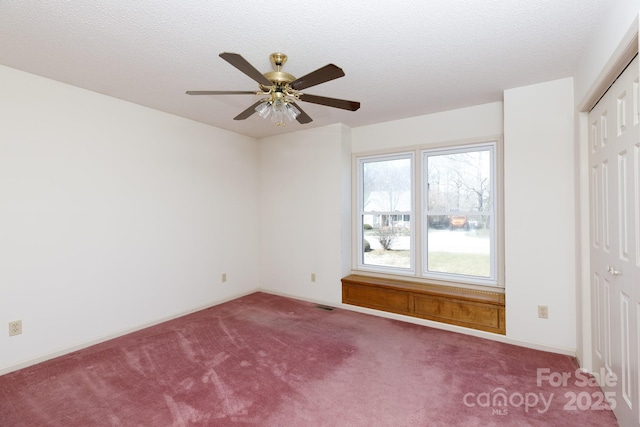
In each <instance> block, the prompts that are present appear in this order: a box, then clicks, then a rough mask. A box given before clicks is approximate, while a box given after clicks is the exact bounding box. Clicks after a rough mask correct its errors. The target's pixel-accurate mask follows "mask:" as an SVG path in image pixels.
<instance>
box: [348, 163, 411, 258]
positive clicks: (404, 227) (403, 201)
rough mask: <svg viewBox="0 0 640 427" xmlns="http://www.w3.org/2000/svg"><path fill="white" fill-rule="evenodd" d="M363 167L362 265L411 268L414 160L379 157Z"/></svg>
mask: <svg viewBox="0 0 640 427" xmlns="http://www.w3.org/2000/svg"><path fill="white" fill-rule="evenodd" d="M361 165H362V175H361V176H362V181H361V184H360V185H361V197H362V200H361V203H362V205H361V224H362V229H361V233H362V239H363V241H362V258H361V262H362V264H363V265H366V266H372V267H383V268H385V267H388V268H402V269H410V268H412V262H411V231H412V230H411V207H412V194H411V191H412V182H411V177H412V158H411V157H403V158H399V157H396V158H384V159H380V158H376V159H372V160H368V161H363V162H362V163H361Z"/></svg>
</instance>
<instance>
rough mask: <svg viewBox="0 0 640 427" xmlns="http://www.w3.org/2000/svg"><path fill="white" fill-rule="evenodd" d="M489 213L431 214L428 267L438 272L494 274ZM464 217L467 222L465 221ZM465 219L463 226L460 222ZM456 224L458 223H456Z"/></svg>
mask: <svg viewBox="0 0 640 427" xmlns="http://www.w3.org/2000/svg"><path fill="white" fill-rule="evenodd" d="M489 219H490V218H489V216H488V215H473V216H468V217H465V216H458V215H455V216H451V217H449V218H448V219H447V221H445V222H449V225H447V226H441V224H442V223H443V221H442V220H441V218H440V216H429V217H428V220H427V224H428V236H427V248H428V249H427V254H426V255H427V256H426V258H427V270H428V271H430V272H437V273H449V274H464V275H467V276H478V277H484V278H489V277H491V238H490V230H489V229H488V227H487V225H488V224H489ZM463 221H464V222H463ZM458 223H461V225H460V226H457V224H458ZM454 224H456V225H454Z"/></svg>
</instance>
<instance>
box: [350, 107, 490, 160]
mask: <svg viewBox="0 0 640 427" xmlns="http://www.w3.org/2000/svg"><path fill="white" fill-rule="evenodd" d="M501 134H502V103H501V102H494V103H490V104H483V105H476V106H473V107H468V108H461V109H458V110H451V111H443V112H440V113H435V114H428V115H425V116H418V117H411V118H408V119H402V120H395V121H391V122H384V123H378V124H375V125H370V126H361V127H357V128H354V129H353V142H352V144H353V152H354V153H361V152H367V151H372V150H386V149H391V148H398V147H411V146H416V145H423V144H432V143H438V142H446V141H460V140H466V139H476V138H478V137H485V136H496V135H501Z"/></svg>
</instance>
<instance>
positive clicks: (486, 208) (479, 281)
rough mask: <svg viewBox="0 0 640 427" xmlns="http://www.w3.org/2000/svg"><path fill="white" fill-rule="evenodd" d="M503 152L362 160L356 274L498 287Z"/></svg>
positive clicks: (458, 149) (452, 149) (459, 150)
mask: <svg viewBox="0 0 640 427" xmlns="http://www.w3.org/2000/svg"><path fill="white" fill-rule="evenodd" d="M497 147H498V144H497V140H490V141H483V142H481V143H476V144H468V145H458V146H456V145H452V146H449V147H440V148H435V149H426V148H424V149H416V150H412V151H407V152H398V153H392V154H383V155H371V156H361V157H356V162H355V164H356V167H357V179H356V181H357V191H356V193H357V201H356V205H357V207H356V211H357V223H358V224H357V227H356V230H357V236H355V237H356V239H357V241H358V245H357V246H358V247H357V250H356V253H357V262H356V265H354V269H356V270H363V271H371V272H376V273H383V274H399V275H405V276H415V277H418V278H424V279H434V280H442V281H449V282H456V283H462V284H465V283H466V284H471V285H489V286H499V285H500V277H499V276H500V274H499V271H500V268H499V266H500V265H501V262H500V260H499V259H498V258H499V257H498V254H499V246H498V241H499V236H500V233H499V232H498V230H499V226H498V225H499V224H498V206H499V203H498V202H499V197H498V191H497V189H498V188H499V186H498V182H497V178H498V176H497V170H498V165H497V159H498V155H497V153H496V151H497Z"/></svg>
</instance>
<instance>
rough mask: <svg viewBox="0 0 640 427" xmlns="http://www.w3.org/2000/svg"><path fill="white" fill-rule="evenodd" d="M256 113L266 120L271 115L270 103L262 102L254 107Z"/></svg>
mask: <svg viewBox="0 0 640 427" xmlns="http://www.w3.org/2000/svg"><path fill="white" fill-rule="evenodd" d="M256 113H258V115H259V116H260V117H262V118H263V119H266V118H267V117H269V115H270V114H271V101H264V102H263V103H261V104H259V105H258V106H257V107H256Z"/></svg>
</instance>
